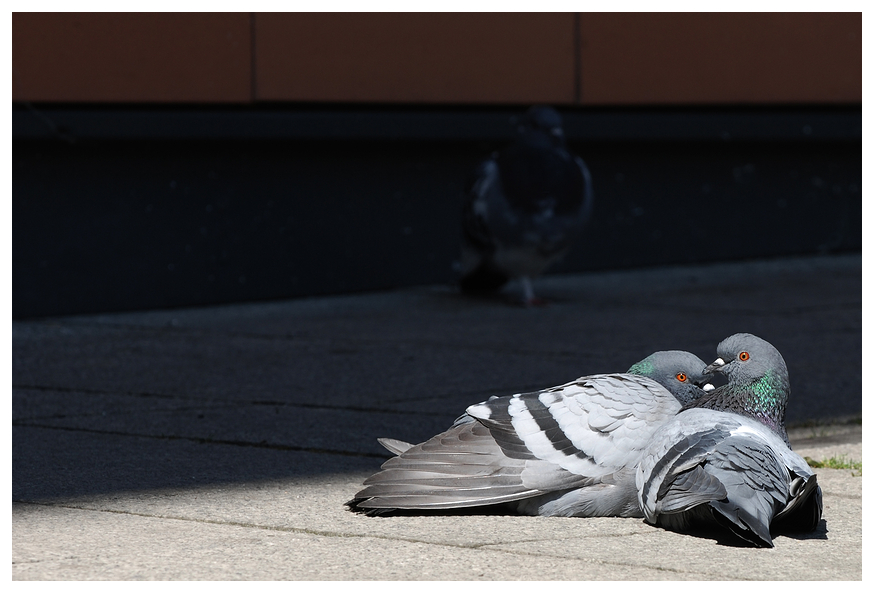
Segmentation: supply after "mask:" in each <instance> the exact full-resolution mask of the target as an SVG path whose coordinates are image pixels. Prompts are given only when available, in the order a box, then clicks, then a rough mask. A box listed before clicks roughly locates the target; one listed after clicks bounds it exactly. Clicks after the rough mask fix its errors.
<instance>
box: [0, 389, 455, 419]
mask: <svg viewBox="0 0 874 593" xmlns="http://www.w3.org/2000/svg"><path fill="white" fill-rule="evenodd" d="M12 389H19V390H22V391H27V390H31V391H57V392H61V393H89V394H94V395H113V396H130V397H142V398H158V399H171V400H172V399H175V400H182V401H192V402H203V403H215V404H222V405H227V406H235V405H236V406H288V407H293V408H305V409H314V410H337V411H342V412H366V413H376V414H398V415H401V416H445V415H446V414H444V413H439V412H429V411H427V410H416V411H412V410H395V409H391V408H371V407H363V406H334V405H330V404H313V403H301V402H284V401H275V400H226V399H225V400H221V399H211V398H204V397H197V396H191V395H169V394H163V393H155V392H150V391H141V392H137V391H113V390H108V389H88V388H78V387H56V386H52V385H22V384H13V385H12ZM452 395H459V394H457V393H454V392H453V393H452ZM461 395H464V394H461ZM445 397H446V395H445V394H444V395H440V394H438V395H431V396H427V399H442V398H445ZM421 399H422V398H421V397H418V398H415V399H410V400H407V399H400V400H392V401H396V402H398V403H403V402H405V401H420V400H421ZM68 417H69V416H68Z"/></svg>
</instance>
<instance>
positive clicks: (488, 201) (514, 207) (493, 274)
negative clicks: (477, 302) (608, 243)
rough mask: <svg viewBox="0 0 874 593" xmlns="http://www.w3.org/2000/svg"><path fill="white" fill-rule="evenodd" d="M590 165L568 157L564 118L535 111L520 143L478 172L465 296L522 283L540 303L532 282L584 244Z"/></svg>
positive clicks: (468, 214)
mask: <svg viewBox="0 0 874 593" xmlns="http://www.w3.org/2000/svg"><path fill="white" fill-rule="evenodd" d="M592 201H593V192H592V180H591V175H590V174H589V170H588V168H587V167H586V164H585V163H584V162H583V160H582V159H580V158H579V157H578V156H575V155H573V154H571V153H570V152H568V150H567V148H566V146H565V140H564V131H563V129H562V120H561V116H560V115H559V114H558V112H556V111H555V110H554V109H552V108H551V107H546V106H535V107H532V108H531V109H529V110H528V112H527V113H526V114H525V115H524V116H523V117H522V118H521V119H520V122H519V126H518V135H517V138H516V140H515V142H514V143H513V144H512V145H510V146H508V147H507V148H505V149H503V150H501V151H499V152H496V153H494V154H493V155H492V156H491V158H489V159H488V160H486V161H484V162H483V163H481V164H480V165H479V167H478V168H477V170H476V173H475V178H474V180H473V182H472V183H471V184H470V185H469V187H468V189H467V196H466V200H465V204H464V210H463V216H462V260H461V280H460V282H459V286H460V287H461V290H462V291H464V292H468V293H478V292H491V291H496V290H498V289H500V288H501V287H502V286H503V285H504V284H506V283H507V282H508V281H509V280H511V279H519V280H520V282H521V283H522V289H523V293H524V297H523V300H524V302H525V303H526V304H529V305H530V304H535V303H536V302H538V299H537V298H536V297H535V295H534V290H533V288H532V286H531V279H532V278H533V277H535V276H537V275H539V274H540V273H542V272H543V271H544V270H545V269H546V268H548V267H549V266H551V265H552V264H554V263H555V262H556V261H558V260H559V259H560V258H561V257H563V256H564V255H565V253H566V252H567V251H568V249H569V248H570V246H571V244H572V243H573V242H574V241H575V240H576V239H577V238H578V237H579V235H580V233H581V230H582V228H583V226H584V225H585V224H586V222H587V221H588V220H589V217H590V215H591V211H592Z"/></svg>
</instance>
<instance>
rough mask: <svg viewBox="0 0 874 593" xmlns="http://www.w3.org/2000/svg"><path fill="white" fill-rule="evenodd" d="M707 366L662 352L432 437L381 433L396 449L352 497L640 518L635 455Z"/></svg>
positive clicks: (371, 510)
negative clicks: (413, 439) (420, 439)
mask: <svg viewBox="0 0 874 593" xmlns="http://www.w3.org/2000/svg"><path fill="white" fill-rule="evenodd" d="M704 366H705V363H704V362H703V361H702V360H701V359H700V358H698V357H697V356H695V355H693V354H690V353H688V352H680V351H667V352H658V353H655V354H653V355H651V356H649V357H647V358H646V359H644V360H643V361H641V362H639V363H637V364H635V365H634V366H632V369H633V370H636V372H640V373H645V374H646V375H648V376H643V375H642V374H630V373H626V374H609V375H592V376H588V377H581V378H579V379H577V380H576V381H573V382H571V383H567V384H565V385H561V386H558V387H553V388H551V389H546V390H543V391H539V392H534V393H524V394H516V395H513V396H504V397H493V398H491V399H489V400H488V401H485V402H482V403H480V404H476V405H473V406H470V407H469V408H468V409H467V414H465V415H464V416H462V417H461V418H459V419H458V420H457V421H456V422H455V424H453V426H452V427H451V428H449V429H448V430H447V431H445V432H443V433H441V434H438V435H437V436H435V437H433V438H431V439H429V440H428V441H425V442H424V443H421V444H418V445H410V444H409V443H404V442H402V441H396V440H392V439H381V440H380V442H381V443H382V444H383V445H384V446H385V447H386V448H388V449H389V450H390V451H392V452H394V453H397V454H398V456H397V457H394V458H392V459H390V460H388V461H387V462H385V463H384V464H383V466H382V470H381V471H380V472H378V473H376V474H374V475H373V476H371V477H370V478H368V479H367V480H366V481H365V482H364V484H365V486H366V487H365V488H364V489H363V490H362V491H360V492H358V494H356V495H355V498H354V499H352V500H351V501H349V502H348V503H346V504H347V505H348V506H349V507H350V508H351V509H352V510H355V511H359V512H364V513H367V514H371V515H377V514H388V513H391V512H394V511H396V510H398V509H413V510H418V511H424V510H435V509H455V508H464V507H478V506H485V505H496V504H501V503H507V504H506V505H505V510H507V511H512V512H517V513H521V514H529V515H552V516H557V515H559V516H626V517H642V516H643V514H642V512H641V510H640V507H639V503H638V499H637V490H636V488H635V484H634V471H635V469H636V467H637V463H638V461H639V459H640V456H641V454H642V452H643V450H644V449H645V448H646V446H647V444H648V443H649V441H650V438H651V437H652V435H653V433H654V432H655V431H656V429H657V428H658V427H659V426H661V425H662V424H663V423H665V422H666V421H668V420H670V419H671V418H672V417H673V416H674V415H675V414H677V413H678V412H679V411H680V409H681V408H682V405H681V404H680V402H679V401H678V398H681V399H683V400H688V399H690V398H694V397H700V396H702V395H703V394H704V393H705V391H704V390H703V389H702V388H700V387H698V386H697V385H702V384H704V381H706V378H705V376H704V375H703V370H704ZM650 377H652V378H650ZM654 379H656V380H661V381H664V384H660V383H657V382H656V380H654ZM674 393H676V394H679V395H674Z"/></svg>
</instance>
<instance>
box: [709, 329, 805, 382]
mask: <svg viewBox="0 0 874 593" xmlns="http://www.w3.org/2000/svg"><path fill="white" fill-rule="evenodd" d="M716 354H717V355H718V356H719V358H717V359H716V360H714V361H713V362H712V363H711V364H709V365H707V368H705V369H704V373H705V374H710V373H722V374H723V375H725V376H726V378H727V379H728V381H729V383H736V384H746V383H750V382H754V381H758V380H761V379H765V378H768V377H779V378H782V379H784V380H785V382H786V384H787V385H788V383H789V371H788V370H787V369H786V362H785V361H784V360H783V357H782V356H781V355H780V352H779V351H778V350H777V349H776V348H774V347H773V346H772V345H771V344H769V343H768V342H766V341H765V340H763V339H762V338H759V337H757V336H754V335H753V334H734V335H733V336H730V337H728V338H726V339H724V340H723V341H722V342H720V343H719V346H717V347H716Z"/></svg>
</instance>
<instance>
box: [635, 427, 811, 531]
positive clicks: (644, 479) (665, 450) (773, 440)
mask: <svg viewBox="0 0 874 593" xmlns="http://www.w3.org/2000/svg"><path fill="white" fill-rule="evenodd" d="M792 456H794V458H797V459H794V458H792ZM789 458H792V461H791V464H792V466H794V467H795V470H792V469H790V465H789V463H787V461H786V460H787V459H789ZM798 460H800V461H801V463H804V461H803V460H801V459H800V458H798V456H797V455H795V454H794V453H792V452H791V451H790V450H789V449H788V447H786V445H785V444H784V443H783V442H782V440H780V439H778V438H777V437H776V436H774V434H773V433H772V432H771V431H770V430H768V429H767V428H766V427H764V426H762V425H759V423H757V422H755V421H752V420H750V419H748V418H744V417H742V416H738V415H736V414H731V413H726V412H717V411H713V410H688V411H685V412H683V413H681V414H679V415H678V416H677V417H676V418H675V419H674V420H673V421H671V422H669V423H666V424H665V425H664V426H663V427H662V428H661V429H660V430H659V431H658V433H657V434H656V435H655V436H654V438H653V441H652V443H651V445H650V447H649V448H648V450H647V452H646V453H645V454H644V456H643V459H642V460H641V463H640V466H639V468H638V471H637V476H636V485H637V488H638V496H639V502H640V506H641V508H642V509H643V512H644V516H645V518H646V520H647V521H648V522H650V523H653V524H656V525H661V526H663V527H666V528H668V529H675V530H679V531H683V530H686V529H689V528H690V527H693V526H694V525H696V524H704V525H707V524H713V525H721V526H722V527H724V528H726V529H728V530H729V531H731V532H732V533H734V534H735V535H737V536H739V537H740V538H742V539H744V540H746V541H748V542H750V543H751V544H753V545H756V546H762V547H772V546H773V542H772V540H771V535H770V531H771V525H772V523H773V522H774V521H775V519H777V518H778V517H780V516H781V513H784V514H786V513H788V514H790V515H791V514H792V508H794V507H805V508H808V505H807V504H806V501H807V500H808V499H810V495H811V494H812V493H813V491H814V489H815V488H818V487H816V480H815V476H813V474H812V472H804V470H803V469H802V467H801V466H800V465H799V464H797V461H798ZM804 465H806V463H804ZM808 469H809V468H808ZM795 471H798V472H801V473H806V474H807V475H806V476H804V477H801V476H800V475H799V474H797V473H795ZM814 499H815V495H814ZM818 522H819V517H818V516H817V517H816V523H818ZM814 527H815V526H814Z"/></svg>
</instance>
